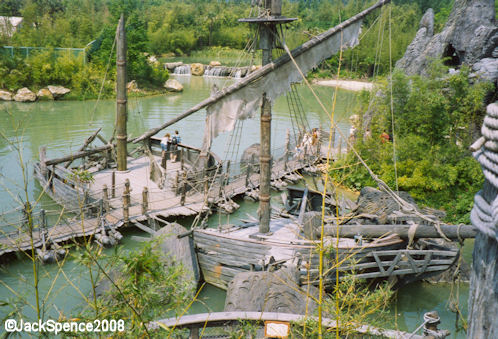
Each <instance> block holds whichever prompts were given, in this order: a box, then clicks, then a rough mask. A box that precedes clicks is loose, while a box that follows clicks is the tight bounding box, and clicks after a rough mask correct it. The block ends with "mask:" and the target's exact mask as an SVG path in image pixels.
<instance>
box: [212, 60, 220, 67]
mask: <svg viewBox="0 0 498 339" xmlns="http://www.w3.org/2000/svg"><path fill="white" fill-rule="evenodd" d="M209 66H211V67H215V66H221V62H219V61H211V62H210V63H209Z"/></svg>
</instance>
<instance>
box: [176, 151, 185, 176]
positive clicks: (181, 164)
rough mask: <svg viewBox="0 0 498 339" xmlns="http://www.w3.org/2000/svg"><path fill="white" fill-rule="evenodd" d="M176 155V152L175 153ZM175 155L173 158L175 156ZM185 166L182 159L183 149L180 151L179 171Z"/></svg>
mask: <svg viewBox="0 0 498 339" xmlns="http://www.w3.org/2000/svg"><path fill="white" fill-rule="evenodd" d="M175 152H176V153H177V154H178V150H176V151H175ZM177 154H175V156H176V155H177ZM184 166H185V160H184V159H183V148H182V149H180V169H181V170H182V171H183V168H184Z"/></svg>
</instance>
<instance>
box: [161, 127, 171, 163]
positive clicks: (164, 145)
mask: <svg viewBox="0 0 498 339" xmlns="http://www.w3.org/2000/svg"><path fill="white" fill-rule="evenodd" d="M170 147H171V136H170V134H169V133H166V134H165V135H164V137H163V138H162V139H161V151H162V152H161V166H162V168H165V167H166V160H167V158H168V153H169V151H170Z"/></svg>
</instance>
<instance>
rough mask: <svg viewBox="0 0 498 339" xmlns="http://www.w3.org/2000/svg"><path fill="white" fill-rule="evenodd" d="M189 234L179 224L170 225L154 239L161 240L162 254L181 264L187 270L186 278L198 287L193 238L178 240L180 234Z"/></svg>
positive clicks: (198, 276) (198, 275)
mask: <svg viewBox="0 0 498 339" xmlns="http://www.w3.org/2000/svg"><path fill="white" fill-rule="evenodd" d="M186 232H187V229H186V228H185V227H183V226H182V225H179V224H177V223H170V224H168V225H166V226H164V227H163V228H161V229H160V230H159V231H157V232H156V234H155V235H154V238H155V239H157V238H159V244H160V246H161V250H162V252H163V253H164V254H165V255H166V256H167V258H168V259H172V260H173V261H174V262H178V263H181V264H182V265H183V268H184V269H185V277H186V278H187V280H188V281H192V283H193V285H197V283H198V282H199V279H200V273H199V272H200V271H199V265H198V264H197V256H196V255H195V252H194V243H193V240H192V238H191V237H188V236H186V237H182V238H178V237H177V236H178V235H180V234H184V233H186Z"/></svg>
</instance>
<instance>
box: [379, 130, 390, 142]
mask: <svg viewBox="0 0 498 339" xmlns="http://www.w3.org/2000/svg"><path fill="white" fill-rule="evenodd" d="M380 141H381V142H382V143H383V144H385V143H386V142H389V141H391V137H390V136H389V134H387V132H386V131H384V132H382V134H381V135H380Z"/></svg>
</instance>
